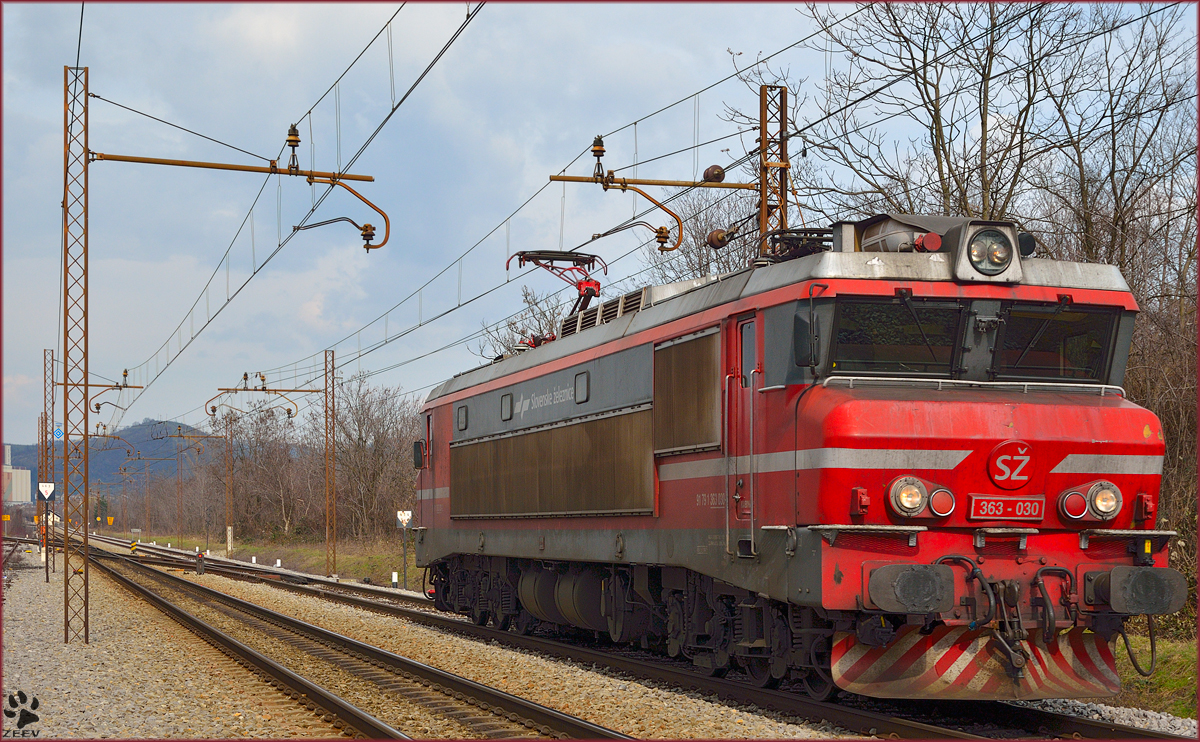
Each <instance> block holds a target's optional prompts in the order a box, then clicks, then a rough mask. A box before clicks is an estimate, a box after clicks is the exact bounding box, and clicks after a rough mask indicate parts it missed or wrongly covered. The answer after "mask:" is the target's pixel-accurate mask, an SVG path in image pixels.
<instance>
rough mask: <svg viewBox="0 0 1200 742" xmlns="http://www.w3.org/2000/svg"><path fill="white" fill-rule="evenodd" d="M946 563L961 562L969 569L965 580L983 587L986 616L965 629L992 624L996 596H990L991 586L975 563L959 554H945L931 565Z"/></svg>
mask: <svg viewBox="0 0 1200 742" xmlns="http://www.w3.org/2000/svg"><path fill="white" fill-rule="evenodd" d="M947 561H954V562H962V563H964V564H966V565H967V567H969V568H970V571H969V572H968V573H967V579H969V580H979V584H980V585H983V592H984V594H985V595H987V599H988V610H987V616H986V617H985V618H984V619H983V620H982V621H972V622H971V623H969V624H968V625H967V628H968V629H970V630H972V631H973V630H974V629H975V627H976V626H980V625H983V626H987V625H988V624H989V623H991V622H992V616H993V614H994V613H995V612H996V596H994V595H993V594H992V586H991V585H989V584H988V582H987V580H986V579H984V577H983V571H982V570H980V569H979V567H978V566H976V564H975V562H973V561H971V560H970V559H969V558H967V557H965V556H962V555H960V554H947V555H946V556H942V557H938V558H937V559H936V560H934V562H933V563H934V564H941V563H942V562H947Z"/></svg>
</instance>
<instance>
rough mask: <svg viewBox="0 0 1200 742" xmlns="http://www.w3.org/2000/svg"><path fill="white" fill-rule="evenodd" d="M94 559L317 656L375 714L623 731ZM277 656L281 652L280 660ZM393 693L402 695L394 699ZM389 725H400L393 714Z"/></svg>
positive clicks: (522, 730) (462, 730) (157, 574)
mask: <svg viewBox="0 0 1200 742" xmlns="http://www.w3.org/2000/svg"><path fill="white" fill-rule="evenodd" d="M99 559H100V560H102V561H104V562H114V563H115V564H116V565H120V566H117V567H116V570H115V571H120V572H124V571H135V572H137V573H138V576H137V577H134V578H132V579H133V581H134V582H140V583H144V582H145V581H147V580H150V581H154V582H156V583H158V584H159V585H160V586H162V587H159V588H158V589H157V590H156V591H163V590H165V591H167V592H170V593H172V594H174V595H176V596H179V597H178V598H177V600H178V601H179V602H182V603H185V604H190V607H191V608H192V610H193V611H194V612H196V613H203V614H206V617H207V618H208V620H209V621H210V622H213V621H214V620H216V621H220V619H221V618H224V619H226V620H227V621H234V622H237V623H239V624H241V625H242V626H244V627H246V628H244V629H238V628H236V627H235V628H234V629H232V631H234V632H236V633H239V634H244V633H245V632H246V631H248V630H252V631H253V632H254V633H255V634H258V635H261V636H262V637H265V639H257V638H255V639H247V643H251V642H253V643H255V644H256V645H258V648H259V649H264V650H265V649H269V648H273V649H274V652H272V653H273V654H275V653H278V654H282V655H284V656H285V657H286V656H290V657H292V658H293V660H292V661H293V663H296V662H297V661H296V659H295V658H297V657H303V658H305V660H306V661H309V659H310V658H315V659H316V660H319V661H320V663H323V664H324V665H326V666H327V669H325V670H323V671H321V670H319V672H323V677H326V678H337V679H336V680H335V681H333V682H337V683H338V684H339V686H346V687H350V688H353V689H354V693H355V698H356V699H359V703H361V704H363V705H369V706H370V707H371V708H374V709H378V710H379V713H378V715H379V716H381V717H386V716H389V715H390V714H392V713H394V712H395V710H396V709H401V708H407V707H412V706H419V707H421V708H423V709H425V710H426V711H427V712H429V713H431V714H434V715H436V716H438V717H442V718H444V719H447V720H449V721H451V722H452V723H453V725H455V728H456V731H454V732H453V733H452V734H453V736H470V737H478V738H486V739H507V738H515V737H521V738H536V737H546V738H585V739H629V737H627V736H626V735H623V734H620V733H618V732H614V731H612V730H610V729H605V728H604V727H601V726H598V725H595V724H591V723H590V722H587V721H584V720H582V719H579V718H577V717H574V716H570V715H568V714H563V713H561V712H558V711H555V710H553V709H548V708H545V707H543V706H539V705H538V704H534V703H531V702H529V701H526V700H524V699H522V698H518V697H516V696H512V695H510V694H507V693H504V692H502V691H499V690H496V689H494V688H489V687H488V686H485V685H481V684H479V683H475V682H473V681H470V680H467V679H465V678H461V677H459V676H456V675H453V674H450V673H446V672H443V671H441V670H438V669H436V668H432V667H429V666H427V665H423V664H421V663H418V662H414V661H412V660H409V659H407V658H404V657H400V656H398V655H395V654H392V653H390V652H386V651H384V650H381V649H378V648H376V647H372V646H370V645H367V644H363V643H361V642H357V641H355V640H353V639H350V638H348V637H344V636H341V635H338V634H335V633H333V632H329V631H326V630H324V629H321V628H319V627H316V626H312V625H310V624H306V623H304V622H302V621H298V620H296V619H293V618H291V617H288V616H284V615H282V614H278V613H275V612H273V611H270V610H267V609H264V608H261V607H258V606H254V605H252V604H250V603H246V602H245V601H241V600H238V599H237V598H233V597H231V596H228V595H225V594H223V593H220V592H218V591H215V590H211V589H209V588H206V587H204V586H201V585H196V584H194V583H191V582H189V581H187V580H183V579H180V578H178V577H175V576H173V575H170V574H166V573H163V572H161V571H158V570H154V569H151V568H150V567H148V566H145V565H141V564H138V563H137V562H134V561H131V560H129V559H127V558H124V557H115V556H101V557H99ZM176 566H178V565H176ZM139 578H140V579H139ZM127 579H128V576H127ZM226 625H228V624H226ZM263 653H264V654H265V653H266V651H264V652H263ZM285 663H286V660H283V661H281V662H280V664H285ZM398 700H399V701H402V703H400V704H397V701H398ZM395 725H396V726H401V724H400V723H398V722H397V723H396V724H395ZM385 726H387V724H386V723H385ZM393 731H395V730H393ZM397 733H399V732H397ZM424 734H425V732H423V733H422V736H423V735H424ZM376 736H377V735H376ZM393 738H394V737H393ZM400 738H403V737H400Z"/></svg>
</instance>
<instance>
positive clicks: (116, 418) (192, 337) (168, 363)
mask: <svg viewBox="0 0 1200 742" xmlns="http://www.w3.org/2000/svg"><path fill="white" fill-rule="evenodd" d="M482 6H483V3H479V4H478V5H477V6H476V9H475V12H474V13H472V14H471V15H469V16H468V17H467V20H465V21H464V22H463V24H462V25H460V26H459V29H458V30H457V31H456V32H455V34H454V35H453V37H452V38H451V41H450V42H447V44H446V45H445V46H444V47H443V48H442V50H441V51H440V52H439V53H438V55H437V57H436V58H435V60H434V62H432V63H431V64H430V65H429V66H428V67H427V68H426V69H425V70H424V71H423V72H422V74H421V77H420V79H424V77H425V75H427V74H428V72H429V70H430V69H432V66H433V64H436V61H437V60H438V59H441V57H442V55H444V54H445V52H446V50H447V49H448V48H449V46H450V44H451V43H453V40H455V39H457V38H458V36H459V35H460V34H461V33H462V31H463V29H464V28H465V27H466V25H467V24H469V23H470V21H471V20H472V19H473V18H474V17H475V15H477V14H478V11H479V9H480V8H481V7H482ZM401 7H403V6H401ZM397 12H399V11H397ZM394 17H395V16H394V15H393V18H394ZM390 22H391V21H390V20H389V23H390ZM381 33H382V31H380V32H379V33H377V34H376V35H375V37H374V38H373V39H372V42H371V43H374V40H375V39H378V38H379V36H380V34H381ZM368 48H369V44H368ZM364 51H365V49H364ZM361 56H362V54H361V53H360V54H359V58H361ZM357 59H358V58H356V61H357ZM344 74H345V73H343V75H344ZM415 87H416V85H415V84H414V85H413V88H415ZM409 92H410V93H411V92H412V91H411V90H410V91H409ZM406 97H407V95H406ZM402 102H403V101H400V102H398V103H397V104H396V105H395V106H394V107H393V108H392V110H391V111H390V112H389V114H388V118H390V117H391V115H392V114H394V113H395V110H396V109H397V108H399V106H400V103H402ZM310 111H311V109H310ZM306 115H307V114H306ZM385 123H386V120H385ZM381 128H382V126H381V127H380V129H381ZM378 133H379V129H377V130H376V131H375V132H374V133H373V134H372V138H373V137H374V136H375V135H376V134H378ZM282 151H283V149H282V148H281V150H280V152H281V153H282ZM364 151H365V146H364V148H363V149H360V150H359V152H358V153H357V154H356V155H355V156H354V158H352V159H351V160H350V162H349V163H348V164H347V167H349V166H350V165H352V164H353V163H354V161H355V160H357V158H358V157H359V156H361V154H362V153H363V152H364ZM270 177H271V176H267V178H265V179H264V181H263V185H262V186H261V187H260V189H259V192H258V194H257V195H256V196H255V199H254V204H253V205H252V206H251V209H250V212H249V213H248V214H247V215H246V218H245V219H244V220H243V222H242V226H241V227H239V230H238V233H237V234H235V236H234V239H233V241H232V242H231V243H230V247H229V248H228V249H227V250H226V253H225V256H224V257H223V258H222V261H221V263H224V262H225V261H227V260H228V259H229V252H230V250H232V248H233V244H234V243H235V242H236V240H237V237H238V235H240V234H241V231H242V229H244V228H245V224H246V221H248V220H249V219H250V218H251V216H252V215H253V212H254V207H255V205H257V203H258V200H259V199H260V198H261V196H262V193H263V191H264V190H265V189H266V186H267V185H268V184H269V182H270ZM332 191H333V186H329V187H327V189H326V190H325V192H324V193H323V194H322V195H321V197H320V198H319V199H317V200H316V202H315V204H314V205H313V207H312V208H311V209H310V210H309V212H308V213H307V214H305V216H304V217H303V218H302V219H301V220H300V224H301V225H303V224H304V223H305V222H306V221H307V220H308V219H309V218H310V217H311V216H312V214H313V213H314V212H315V211H316V210H317V209H318V208H319V207H320V206H321V204H322V203H323V202H324V200H325V198H326V197H327V196H328V195H329V194H330V193H331V192H332ZM294 235H295V231H293V232H292V233H291V234H289V235H288V236H287V237H285V238H284V239H283V240H282V241H281V242H280V244H279V245H278V246H277V247H276V248H275V249H274V250H273V251H272V252H271V253H270V254H269V255H268V256H267V258H265V259H264V260H263V262H262V263H261V264H259V265H258V267H257V268H256V269H255V270H254V271H253V272H252V273H251V275H250V277H249V278H247V279H246V281H245V282H243V283H242V284H241V285H240V286H239V287H238V289H237V291H235V292H231V294H230V295H229V296H228V297H227V299H226V301H225V303H224V304H222V305H221V306H220V307H218V308H217V311H216V312H214V313H212V314H211V315H210V316H209V317H208V319H207V320H206V321H205V322H204V323H203V324H202V325H201V327H200V332H191V333H189V338H188V340H187V343H186V344H182V342H181V347H180V349H179V351H178V352H177V353H176V354H175V356H174V357H171V356H170V346H169V344H170V342H171V340H172V339H174V338H176V337H180V338H182V328H183V325H184V323H185V322H186V321H187V319H188V317H190V316H193V313H194V312H195V310H196V308H197V307H198V306H199V303H200V301H201V299H202V298H204V297H205V296H206V295H207V292H208V290H209V287H210V286H211V284H212V281H213V279H214V278H215V277H216V275H217V273H218V272H219V271H220V267H221V266H220V264H219V265H218V266H217V268H216V269H214V271H213V275H212V276H211V277H210V279H209V283H208V284H207V285H206V286H205V289H204V292H203V293H202V294H201V296H200V297H198V298H197V299H196V301H195V302H194V303H193V305H192V308H191V310H189V312H188V313H187V314H185V316H184V318H183V319H182V320H181V321H180V323H179V325H178V326H177V327H176V329H175V330H174V331H173V332H172V334H171V335H170V336H169V337H168V338H167V340H166V341H165V342H164V343H163V344H162V345H161V346H159V349H158V351H156V352H155V354H154V355H153V356H151V357H150V358H149V359H147V360H146V361H144V362H143V363H142V364H139V366H146V369H147V373H148V371H149V366H148V364H149V363H150V362H151V361H153V360H154V359H155V358H157V357H158V355H159V354H160V353H162V351H163V349H164V348H166V349H167V355H168V359H167V361H166V363H165V364H164V365H163V366H162V367H161V368H160V369H158V370H157V372H156V373H155V375H154V376H153V377H152V378H151V379H149V380H148V381H147V383H146V384H145V385H144V388H143V389H141V390H139V391H138V394H137V395H135V396H134V398H133V399H132V400H131V401H130V402H129V403H128V404H127V405H126V410H127V409H128V407H129V406H132V405H133V404H134V403H135V402H136V401H137V400H138V399H139V398H140V397H141V395H142V394H143V393H144V392H145V390H146V389H147V388H149V386H150V385H151V384H152V383H153V381H155V380H157V379H158V378H159V376H161V375H162V373H163V372H165V371H166V369H167V368H169V367H170V366H171V364H172V363H173V362H174V360H175V359H177V358H178V357H179V355H180V354H181V353H182V352H183V350H184V349H185V348H186V347H188V346H190V345H191V343H192V342H193V341H194V340H195V338H196V337H198V336H199V334H200V333H202V332H203V331H204V329H205V328H207V327H208V325H209V324H211V323H212V321H213V319H215V318H216V317H217V316H218V315H219V314H220V313H221V311H223V310H224V308H225V307H227V306H228V305H229V304H230V303H231V302H232V301H233V299H234V298H236V297H237V295H238V294H240V293H241V291H242V289H244V288H245V286H246V285H247V284H248V283H249V282H250V280H251V279H253V277H254V276H256V275H257V274H258V272H259V271H261V270H262V269H263V268H264V267H265V266H266V264H267V263H268V262H270V260H271V259H272V258H274V257H275V256H276V255H277V254H278V253H279V251H280V250H282V249H283V247H284V246H285V245H286V244H287V243H288V242H290V241H291V238H292V237H293V236H294ZM123 413H124V411H123V410H117V411H114V417H113V421H112V424H113V425H114V427H115V426H116V425H117V424H119V421H120V419H121V416H122V415H123Z"/></svg>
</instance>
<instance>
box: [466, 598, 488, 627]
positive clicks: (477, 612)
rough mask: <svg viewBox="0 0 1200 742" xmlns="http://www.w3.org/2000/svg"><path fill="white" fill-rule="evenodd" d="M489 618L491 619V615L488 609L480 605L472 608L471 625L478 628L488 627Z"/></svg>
mask: <svg viewBox="0 0 1200 742" xmlns="http://www.w3.org/2000/svg"><path fill="white" fill-rule="evenodd" d="M489 618H491V613H489V612H488V610H487V609H486V608H484V607H483V606H481V605H479V604H478V603H476V604H475V605H473V606H471V623H473V624H475V625H476V626H487V622H488V619H489Z"/></svg>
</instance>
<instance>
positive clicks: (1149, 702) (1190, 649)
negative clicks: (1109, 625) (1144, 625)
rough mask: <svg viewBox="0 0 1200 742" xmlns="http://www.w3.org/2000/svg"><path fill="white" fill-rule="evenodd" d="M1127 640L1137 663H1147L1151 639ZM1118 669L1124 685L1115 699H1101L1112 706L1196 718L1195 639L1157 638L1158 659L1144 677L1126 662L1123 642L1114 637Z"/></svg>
mask: <svg viewBox="0 0 1200 742" xmlns="http://www.w3.org/2000/svg"><path fill="white" fill-rule="evenodd" d="M1129 643H1130V644H1131V645H1132V646H1133V651H1134V654H1135V656H1136V657H1137V661H1138V664H1140V665H1142V667H1143V668H1144V667H1146V666H1148V665H1149V664H1150V640H1149V639H1148V638H1146V637H1144V636H1131V637H1129ZM1116 655H1117V672H1118V674H1120V676H1121V685H1122V687H1123V688H1124V689H1123V690H1122V691H1121V694H1120V695H1118V696H1116V697H1115V698H1109V699H1102V702H1103V703H1107V704H1109V705H1112V706H1127V707H1130V708H1143V709H1149V710H1151V711H1164V712H1166V713H1168V714H1174V715H1175V716H1184V717H1187V718H1189V719H1195V718H1196V642H1195V641H1187V640H1174V639H1159V640H1158V661H1157V663H1156V667H1155V670H1154V675H1153V676H1151V677H1149V678H1143V677H1142V676H1141V675H1138V674H1137V672H1136V671H1135V670H1134V669H1133V665H1131V664H1130V663H1129V657H1128V655H1127V654H1126V652H1125V643H1124V642H1122V641H1121V640H1120V639H1117V647H1116Z"/></svg>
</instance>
